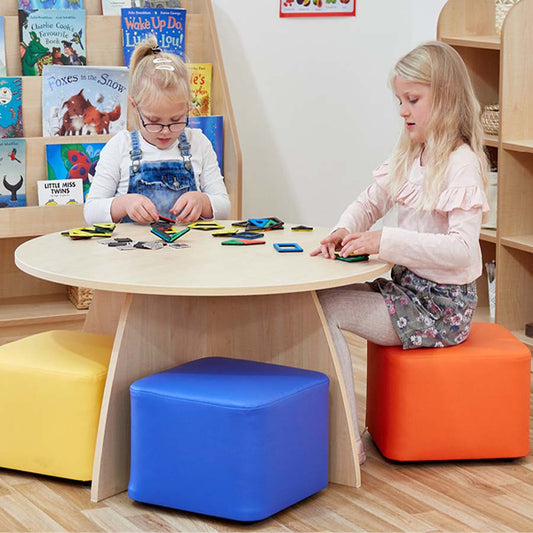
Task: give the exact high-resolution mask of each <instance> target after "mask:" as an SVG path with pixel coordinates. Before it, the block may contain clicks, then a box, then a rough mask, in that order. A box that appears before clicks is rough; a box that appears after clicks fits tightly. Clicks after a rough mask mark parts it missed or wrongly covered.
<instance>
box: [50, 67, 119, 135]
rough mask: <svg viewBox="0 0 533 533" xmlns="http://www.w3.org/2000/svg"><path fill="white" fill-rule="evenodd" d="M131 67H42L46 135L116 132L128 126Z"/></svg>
mask: <svg viewBox="0 0 533 533" xmlns="http://www.w3.org/2000/svg"><path fill="white" fill-rule="evenodd" d="M127 102H128V69H127V68H126V67H69V66H55V65H48V66H46V67H45V68H44V70H43V92H42V119H43V137H53V136H54V135H60V136H64V135H101V134H114V133H116V132H118V131H120V130H122V129H125V128H126V116H127Z"/></svg>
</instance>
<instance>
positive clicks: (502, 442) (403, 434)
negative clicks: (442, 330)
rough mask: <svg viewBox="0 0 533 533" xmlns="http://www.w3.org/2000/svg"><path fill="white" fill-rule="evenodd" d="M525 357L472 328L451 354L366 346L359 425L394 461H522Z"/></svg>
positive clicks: (514, 343) (501, 332)
mask: <svg viewBox="0 0 533 533" xmlns="http://www.w3.org/2000/svg"><path fill="white" fill-rule="evenodd" d="M530 364H531V353H530V351H529V349H528V348H527V346H525V345H524V344H523V343H522V342H520V341H519V340H518V339H517V338H516V337H515V336H514V335H512V334H511V333H510V332H509V331H507V330H506V329H505V328H504V327H502V326H500V325H498V324H489V323H474V324H472V329H471V332H470V335H469V336H468V339H467V340H466V341H465V342H463V343H462V344H459V345H457V346H451V347H446V348H420V349H416V350H403V349H402V347H401V346H378V345H376V344H373V343H371V342H369V343H368V362H367V368H368V373H367V395H366V404H367V405H366V425H367V427H368V431H369V433H370V435H371V437H372V439H373V440H374V442H375V444H376V445H377V447H378V448H379V450H380V451H381V453H382V454H383V455H384V456H385V457H387V458H389V459H393V460H396V461H429V460H451V459H489V458H503V457H508V458H511V457H523V456H525V455H528V453H529V394H530Z"/></svg>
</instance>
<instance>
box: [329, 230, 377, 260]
mask: <svg viewBox="0 0 533 533" xmlns="http://www.w3.org/2000/svg"><path fill="white" fill-rule="evenodd" d="M341 244H342V248H341V249H340V251H339V255H341V256H342V257H346V256H348V255H350V254H356V255H359V254H377V253H379V246H380V244H381V230H379V231H365V232H364V233H350V234H348V235H346V236H345V237H344V239H342V243H341Z"/></svg>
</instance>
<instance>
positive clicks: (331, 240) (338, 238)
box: [309, 228, 348, 259]
mask: <svg viewBox="0 0 533 533" xmlns="http://www.w3.org/2000/svg"><path fill="white" fill-rule="evenodd" d="M346 235H348V230H347V229H345V228H339V229H337V230H335V231H334V232H333V233H330V234H329V235H328V236H327V237H326V238H325V239H322V240H321V241H320V248H317V249H316V250H313V251H312V252H311V253H310V254H309V255H318V254H322V255H323V256H324V257H325V258H326V259H335V250H336V249H337V248H339V247H340V246H341V243H342V240H343V239H344V238H345V237H346Z"/></svg>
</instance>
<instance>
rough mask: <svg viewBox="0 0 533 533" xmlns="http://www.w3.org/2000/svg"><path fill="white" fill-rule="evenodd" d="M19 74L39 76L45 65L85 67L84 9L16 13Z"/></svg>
mask: <svg viewBox="0 0 533 533" xmlns="http://www.w3.org/2000/svg"><path fill="white" fill-rule="evenodd" d="M18 14H19V32H20V47H21V50H20V54H21V62H22V74H23V75H24V76H41V75H42V71H43V68H44V66H45V65H85V64H86V63H87V60H86V58H85V54H86V52H85V33H86V30H85V10H84V9H39V10H37V11H32V12H31V13H27V12H26V11H22V10H19V12H18Z"/></svg>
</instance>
